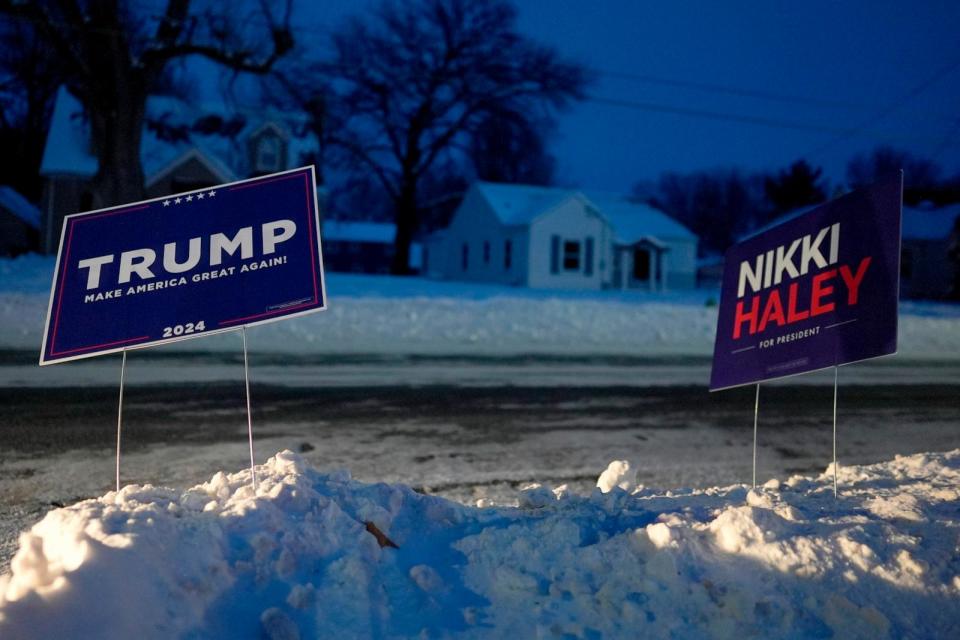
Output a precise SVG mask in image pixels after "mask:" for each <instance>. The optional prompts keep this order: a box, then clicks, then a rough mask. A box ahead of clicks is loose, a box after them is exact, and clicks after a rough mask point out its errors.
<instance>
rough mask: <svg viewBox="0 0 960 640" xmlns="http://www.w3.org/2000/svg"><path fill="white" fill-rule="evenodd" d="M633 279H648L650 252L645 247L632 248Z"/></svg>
mask: <svg viewBox="0 0 960 640" xmlns="http://www.w3.org/2000/svg"><path fill="white" fill-rule="evenodd" d="M633 279H634V280H649V279H650V252H649V251H647V250H646V249H634V250H633Z"/></svg>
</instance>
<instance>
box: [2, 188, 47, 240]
mask: <svg viewBox="0 0 960 640" xmlns="http://www.w3.org/2000/svg"><path fill="white" fill-rule="evenodd" d="M0 207H3V208H4V209H6V210H7V211H9V212H10V213H12V214H13V215H15V216H17V217H18V218H20V219H21V220H23V221H24V222H26V223H27V224H28V225H30V226H31V227H33V228H34V229H39V228H40V210H39V209H37V208H36V207H35V206H33V205H32V204H30V202H29V201H28V200H27V199H26V198H24V197H23V196H22V195H20V194H19V193H18V192H17V191H15V190H14V189H13V188H11V187H8V186H5V185H4V186H0Z"/></svg>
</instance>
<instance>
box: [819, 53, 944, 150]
mask: <svg viewBox="0 0 960 640" xmlns="http://www.w3.org/2000/svg"><path fill="white" fill-rule="evenodd" d="M957 67H960V58H957V59H956V60H954V61H953V62H951V63H949V64H947V65H946V66H944V67H942V68H940V69H939V70H938V71H937V72H936V73H934V74H933V75H932V76H930V77H929V78H927V79H926V80H924V81H923V82H921V83H920V84H918V85H916V86H914V87H912V88H911V89H910V90H909V91H907V92H906V93H905V94H904V95H903V96H901V97H900V98H899V99H898V100H896V101H894V102H893V103H892V104H889V105H887V106H886V107H884V108H883V109H880V110H879V111H877V112H876V113H875V114H873V115H872V116H870V117H869V118H867V119H865V120H863V121H862V122H861V123H860V124H859V125H857V126H855V127H852V128H851V129H850V130H849V131H846V132H844V133H841V134H839V135H838V136H837V137H835V138H833V139H832V140H828V141H827V142H825V143H823V144H821V145H820V146H818V147H817V148H815V149H814V150H813V151H810V152H809V153H806V154H804V156H803V157H811V156H818V155H821V154H823V153H824V152H825V151H829V150H830V149H831V148H833V147H834V146H836V145H837V144H839V143H841V142H844V141H845V140H849V139H850V138H852V137H853V136H856V135H858V134H860V133H862V132H864V130H865V129H866V128H867V127H870V126H872V125H873V124H874V123H876V122H879V121H880V120H883V119H884V118H886V117H887V116H888V115H890V114H891V113H893V112H894V111H897V110H898V109H900V108H901V107H903V106H904V105H906V104H907V103H908V102H910V101H911V100H914V99H916V98H917V97H919V96H920V95H921V94H922V93H923V92H924V91H926V90H927V89H929V88H930V87H932V86H933V85H935V84H936V83H937V82H939V81H940V80H942V79H943V78H944V77H945V76H947V75H948V74H950V73H951V72H952V71H953V70H954V69H956V68H957Z"/></svg>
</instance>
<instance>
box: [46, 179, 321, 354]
mask: <svg viewBox="0 0 960 640" xmlns="http://www.w3.org/2000/svg"><path fill="white" fill-rule="evenodd" d="M319 229H320V226H319V217H318V210H317V200H316V189H315V187H314V173H313V167H305V168H301V169H294V170H292V171H286V172H283V173H277V174H272V175H268V176H262V177H259V178H254V179H251V180H243V181H240V182H234V183H231V184H225V185H221V186H218V187H212V188H209V189H200V190H197V191H191V192H188V193H183V194H178V195H172V196H165V197H162V198H155V199H153V200H145V201H143V202H136V203H132V204H126V205H122V206H119V207H111V208H109V209H101V210H98V211H91V212H88V213H78V214H74V215H70V216H67V217H66V218H65V219H64V223H63V233H62V235H61V239H60V250H59V252H58V254H57V266H56V269H55V271H54V278H53V286H52V290H51V293H50V304H49V307H48V310H47V322H46V328H45V330H44V337H43V346H42V347H41V352H40V364H41V365H46V364H53V363H57V362H66V361H68V360H76V359H79V358H89V357H92V356H96V355H102V354H105V353H111V352H114V351H121V350H124V349H132V348H142V347H147V346H152V345H157V344H164V343H167V342H174V341H177V340H185V339H188V338H198V337H202V336H206V335H210V334H213V333H220V332H223V331H229V330H232V329H236V328H239V327H242V326H251V325H256V324H261V323H264V322H272V321H275V320H281V319H283V318H290V317H293V316H297V315H302V314H305V313H312V312H314V311H320V310H322V309H323V308H324V306H325V289H324V283H323V261H322V258H321V253H320V232H319Z"/></svg>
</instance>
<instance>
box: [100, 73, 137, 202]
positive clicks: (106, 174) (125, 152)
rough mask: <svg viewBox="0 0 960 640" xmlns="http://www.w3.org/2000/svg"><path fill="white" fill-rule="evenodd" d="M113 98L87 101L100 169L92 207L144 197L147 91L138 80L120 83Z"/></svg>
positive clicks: (103, 96) (132, 200) (101, 97)
mask: <svg viewBox="0 0 960 640" xmlns="http://www.w3.org/2000/svg"><path fill="white" fill-rule="evenodd" d="M121 84H124V85H126V86H120V87H117V92H116V94H114V95H113V96H112V98H113V99H112V100H111V99H110V98H109V97H107V96H105V95H97V96H93V99H92V100H91V101H90V102H89V103H88V108H89V110H90V112H91V113H90V126H91V129H92V134H93V135H92V139H93V141H94V153H95V154H96V156H97V161H98V163H99V170H98V171H97V175H96V176H95V177H94V179H93V197H94V200H93V202H94V207H95V208H102V207H112V206H115V205H118V204H124V203H127V202H135V201H137V200H143V199H144V198H145V197H146V189H145V186H144V175H143V166H142V164H141V162H140V140H141V138H142V136H143V121H144V114H145V112H146V102H147V94H146V90H145V89H141V88H140V86H139V84H140V83H137V82H127V83H121Z"/></svg>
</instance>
